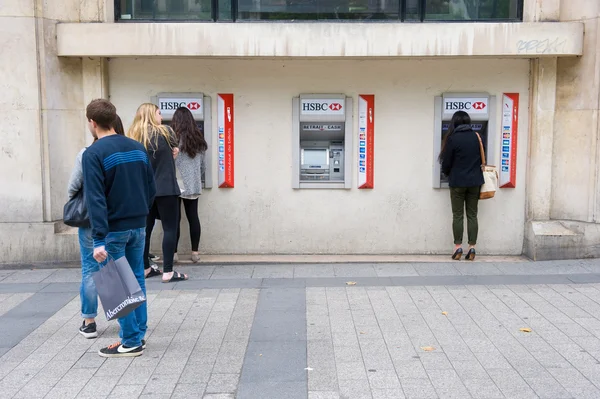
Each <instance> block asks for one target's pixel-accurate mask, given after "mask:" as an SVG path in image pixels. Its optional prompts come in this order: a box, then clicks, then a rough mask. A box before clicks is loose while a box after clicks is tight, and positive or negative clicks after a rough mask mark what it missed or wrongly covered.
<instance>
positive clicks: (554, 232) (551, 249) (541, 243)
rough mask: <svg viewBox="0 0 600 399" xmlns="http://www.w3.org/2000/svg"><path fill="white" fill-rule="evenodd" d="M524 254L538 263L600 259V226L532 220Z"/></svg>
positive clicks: (529, 224)
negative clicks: (544, 261) (543, 261)
mask: <svg viewBox="0 0 600 399" xmlns="http://www.w3.org/2000/svg"><path fill="white" fill-rule="evenodd" d="M523 247H524V249H523V252H524V254H525V255H526V256H528V257H529V258H531V259H533V260H534V261H542V260H565V259H585V258H599V257H600V224H596V223H585V222H577V221H566V220H551V221H530V222H529V223H528V224H527V226H526V227H525V240H524V245H523Z"/></svg>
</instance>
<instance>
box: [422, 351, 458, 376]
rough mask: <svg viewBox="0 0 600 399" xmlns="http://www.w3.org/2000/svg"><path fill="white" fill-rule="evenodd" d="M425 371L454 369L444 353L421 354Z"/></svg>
mask: <svg viewBox="0 0 600 399" xmlns="http://www.w3.org/2000/svg"><path fill="white" fill-rule="evenodd" d="M419 356H420V358H421V362H422V363H423V367H425V370H427V371H429V370H442V369H452V368H453V367H452V364H451V363H450V361H449V360H448V357H447V356H446V354H445V353H443V352H437V353H436V352H435V351H434V352H423V351H421V353H420V354H419Z"/></svg>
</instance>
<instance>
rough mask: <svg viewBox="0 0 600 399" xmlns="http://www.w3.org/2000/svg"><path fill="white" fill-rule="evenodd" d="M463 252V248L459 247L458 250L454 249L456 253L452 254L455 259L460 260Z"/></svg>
mask: <svg viewBox="0 0 600 399" xmlns="http://www.w3.org/2000/svg"><path fill="white" fill-rule="evenodd" d="M462 254H463V249H462V248H458V249H457V250H456V251H454V253H453V254H452V259H453V260H460V258H461V256H462Z"/></svg>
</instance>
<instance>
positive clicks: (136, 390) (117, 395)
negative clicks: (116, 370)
mask: <svg viewBox="0 0 600 399" xmlns="http://www.w3.org/2000/svg"><path fill="white" fill-rule="evenodd" d="M143 390H144V385H117V386H116V387H115V388H114V389H113V390H112V392H111V393H110V395H108V397H109V399H131V398H135V397H137V396H139V395H141V394H142V391H143Z"/></svg>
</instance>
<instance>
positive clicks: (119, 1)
mask: <svg viewBox="0 0 600 399" xmlns="http://www.w3.org/2000/svg"><path fill="white" fill-rule="evenodd" d="M115 14H116V19H117V20H130V19H137V20H183V21H193V20H199V21H202V20H205V21H206V20H212V19H213V15H212V0H116V1H115Z"/></svg>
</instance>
